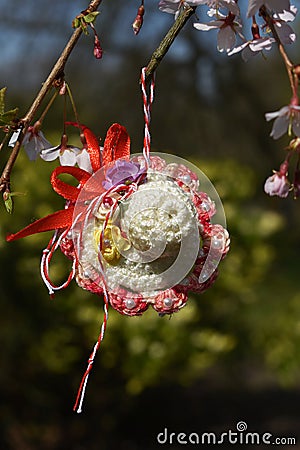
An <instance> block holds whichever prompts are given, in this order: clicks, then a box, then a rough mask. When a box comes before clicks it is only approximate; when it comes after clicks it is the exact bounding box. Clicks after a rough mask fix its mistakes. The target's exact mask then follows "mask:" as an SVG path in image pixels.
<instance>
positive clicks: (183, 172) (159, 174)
mask: <svg viewBox="0 0 300 450" xmlns="http://www.w3.org/2000/svg"><path fill="white" fill-rule="evenodd" d="M143 73H144V72H143ZM153 86H154V84H153V83H152V85H151V89H152V90H151V97H150V102H149V104H148V103H147V95H146V92H145V83H142V89H143V95H144V113H145V139H144V149H143V153H142V154H137V155H130V138H129V135H128V133H127V131H126V129H125V128H124V127H122V126H121V125H119V124H113V125H112V126H111V127H110V128H109V130H108V132H107V135H106V139H105V141H104V147H103V148H100V147H99V144H98V140H97V139H96V137H95V136H94V135H93V133H92V132H91V130H90V129H89V128H87V127H86V126H84V125H81V124H74V123H73V124H72V125H75V126H77V127H79V128H80V129H81V131H82V132H83V134H84V136H85V140H86V147H87V151H88V153H89V156H90V161H91V167H92V173H88V172H86V171H84V170H82V169H80V168H78V167H70V166H60V167H57V168H56V169H55V170H54V171H53V173H52V175H51V184H52V187H53V189H54V190H55V191H56V192H57V193H58V194H59V195H61V196H62V197H63V198H64V199H65V201H66V203H65V208H64V209H62V210H60V211H57V212H55V213H53V214H50V215H49V216H47V217H44V218H42V219H39V220H37V221H36V222H34V223H32V224H30V225H28V226H27V227H26V228H24V229H23V230H21V231H19V232H17V233H16V234H11V235H9V236H8V237H7V240H8V241H13V240H16V239H19V238H23V237H26V236H29V235H32V234H35V233H39V232H43V231H49V230H54V235H53V237H52V238H51V240H50V242H49V244H48V246H47V248H45V250H44V251H43V254H42V258H41V275H42V278H43V280H44V282H45V284H46V286H47V288H48V290H49V294H50V295H51V296H53V295H54V293H55V291H57V290H60V289H62V288H65V287H67V286H68V285H69V283H70V282H71V280H72V279H73V278H75V279H76V282H77V284H78V285H79V286H80V287H82V288H83V289H86V290H89V291H91V292H93V293H94V294H98V295H103V298H104V321H103V324H102V327H101V332H100V335H99V338H98V340H97V342H96V344H95V346H94V349H93V351H92V354H91V356H90V358H89V360H88V366H87V369H86V372H85V374H84V376H83V378H82V382H81V385H80V388H79V392H78V396H77V400H76V403H75V406H74V409H75V410H76V411H77V412H81V410H82V403H83V398H84V393H85V388H86V384H87V380H88V377H89V373H90V371H91V368H92V365H93V362H94V358H95V355H96V352H97V350H98V348H99V346H100V343H101V341H102V339H103V337H104V332H105V329H106V324H107V319H108V306H109V305H110V306H111V307H112V308H114V309H115V310H117V311H118V312H119V313H121V314H124V315H128V316H136V315H141V314H143V312H144V311H145V310H146V309H147V308H149V306H152V307H153V308H154V309H155V311H157V312H158V313H159V315H162V316H163V315H166V314H168V315H170V314H173V313H175V312H177V311H179V310H180V309H181V308H182V307H183V306H185V304H186V302H187V300H188V293H189V292H190V291H191V292H197V293H202V292H204V291H205V290H206V289H208V288H209V287H210V286H211V285H212V283H213V282H214V281H215V279H216V277H217V266H218V264H219V262H220V260H221V259H223V258H224V257H225V255H226V254H227V252H228V250H229V235H228V232H227V230H226V228H225V216H224V211H223V208H222V204H221V202H220V200H219V197H218V195H217V193H216V191H215V189H214V187H213V186H212V184H211V183H210V181H209V180H208V179H207V177H205V175H204V174H203V173H202V172H201V171H200V170H199V169H198V168H196V167H195V166H193V165H192V164H190V163H189V162H187V161H184V160H182V159H181V158H178V157H175V156H172V155H167V154H155V153H154V154H151V153H150V133H149V120H150V107H151V103H152V100H153ZM62 174H69V175H72V176H73V177H74V178H75V179H76V180H77V181H78V185H77V186H76V187H75V186H72V185H70V184H68V183H66V182H64V181H62V180H61V178H60V176H61V175H62ZM207 190H209V195H208V193H207ZM211 197H213V198H211ZM216 206H217V207H216ZM214 217H217V218H218V222H219V223H218V222H217V223H214ZM220 222H221V223H220ZM58 248H60V250H61V251H62V252H63V253H64V254H65V255H66V256H67V257H68V258H69V259H70V260H72V270H71V273H70V274H69V277H68V279H67V280H66V282H65V283H63V284H62V285H60V286H56V285H55V284H54V283H53V282H52V281H51V279H50V277H49V265H50V262H51V258H52V256H53V254H54V252H55V251H56V250H57V249H58Z"/></svg>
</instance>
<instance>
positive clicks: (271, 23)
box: [260, 6, 298, 97]
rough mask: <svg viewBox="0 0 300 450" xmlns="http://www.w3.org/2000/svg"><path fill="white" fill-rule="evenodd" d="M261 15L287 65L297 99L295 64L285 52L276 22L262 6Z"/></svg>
mask: <svg viewBox="0 0 300 450" xmlns="http://www.w3.org/2000/svg"><path fill="white" fill-rule="evenodd" d="M260 14H261V16H262V17H263V18H264V20H265V22H266V24H267V25H268V27H269V28H270V30H271V32H272V35H273V37H274V39H275V41H276V43H277V45H278V50H279V53H280V55H281V57H282V59H283V62H284V64H285V67H286V70H287V74H288V77H289V80H290V85H291V89H292V93H293V97H297V87H298V78H297V77H295V76H294V64H293V63H292V61H291V60H290V58H289V56H288V54H287V53H286V51H285V48H284V46H283V44H282V42H281V39H280V37H279V36H278V33H277V31H276V28H275V25H274V21H273V19H272V17H271V16H270V14H269V13H268V11H267V9H266V7H265V6H262V7H261V8H260Z"/></svg>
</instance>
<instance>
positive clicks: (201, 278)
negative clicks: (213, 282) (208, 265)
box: [198, 270, 210, 283]
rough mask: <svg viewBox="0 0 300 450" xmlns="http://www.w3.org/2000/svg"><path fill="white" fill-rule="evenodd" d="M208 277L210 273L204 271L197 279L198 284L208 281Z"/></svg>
mask: <svg viewBox="0 0 300 450" xmlns="http://www.w3.org/2000/svg"><path fill="white" fill-rule="evenodd" d="M209 276H210V273H208V272H206V271H205V270H204V271H203V270H202V272H201V273H200V276H199V278H198V281H199V283H204V282H205V281H207V280H208V278H209Z"/></svg>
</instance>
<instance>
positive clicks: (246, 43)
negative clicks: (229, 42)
mask: <svg viewBox="0 0 300 450" xmlns="http://www.w3.org/2000/svg"><path fill="white" fill-rule="evenodd" d="M247 45H249V42H244V43H243V44H241V45H238V46H237V47H234V48H232V49H231V50H230V51H229V52H228V56H232V55H235V54H236V53H238V52H240V51H242V50H243V49H244V48H245V47H247Z"/></svg>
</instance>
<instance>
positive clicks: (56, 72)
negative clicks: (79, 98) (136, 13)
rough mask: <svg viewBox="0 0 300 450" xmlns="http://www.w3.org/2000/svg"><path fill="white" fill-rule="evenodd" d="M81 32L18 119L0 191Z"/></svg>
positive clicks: (93, 6) (97, 1)
mask: <svg viewBox="0 0 300 450" xmlns="http://www.w3.org/2000/svg"><path fill="white" fill-rule="evenodd" d="M101 2H102V0H92V1H91V2H90V4H89V6H88V8H87V9H86V11H85V12H86V13H91V12H94V11H96V10H97V9H98V7H99V5H100V3H101ZM81 33H82V29H81V28H80V27H79V28H76V30H75V31H74V32H73V34H72V36H71V37H70V39H69V41H68V43H67V45H66V46H65V48H64V49H63V51H62V52H61V54H60V56H59V58H58V60H57V61H56V63H55V65H54V66H53V68H52V70H51V71H50V73H49V75H48V78H47V79H46V81H45V82H44V83H43V85H42V88H41V90H40V91H39V92H38V94H37V96H36V97H35V99H34V101H33V103H32V105H31V106H30V108H29V110H28V111H27V113H26V114H25V116H24V117H23V119H21V120H20V124H21V128H22V130H21V132H20V134H19V137H18V140H17V142H16V144H15V146H14V148H13V150H12V152H11V154H10V156H9V158H8V161H7V163H6V166H5V168H4V170H3V172H2V175H1V178H0V192H4V191H10V189H9V188H10V175H11V171H12V168H13V166H14V164H15V162H16V159H17V157H18V154H19V151H20V148H21V144H22V141H23V139H24V136H25V134H26V131H27V129H28V126H29V125H30V122H31V121H32V120H33V118H34V115H35V113H36V112H37V110H38V109H39V107H40V105H41V103H42V101H43V100H44V98H45V96H46V94H47V93H48V91H49V90H50V89H51V88H52V87H53V83H54V82H55V80H57V79H58V78H59V77H61V76H62V75H63V70H64V67H65V64H66V62H67V60H68V58H69V56H70V54H71V53H72V51H73V49H74V47H75V45H76V44H77V41H78V39H79V37H80V35H81Z"/></svg>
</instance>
